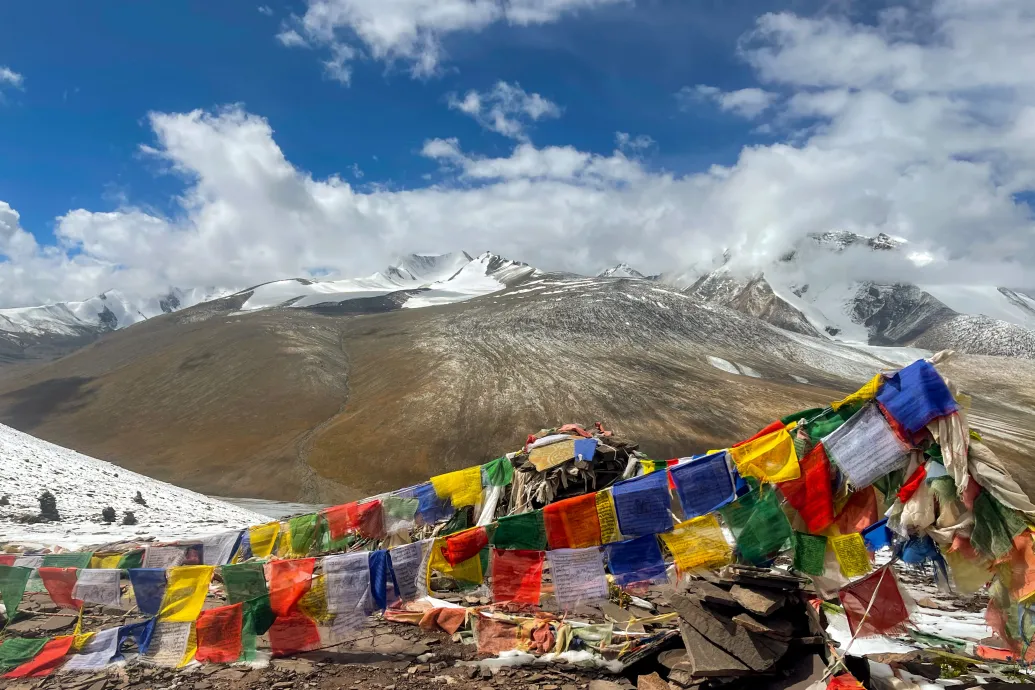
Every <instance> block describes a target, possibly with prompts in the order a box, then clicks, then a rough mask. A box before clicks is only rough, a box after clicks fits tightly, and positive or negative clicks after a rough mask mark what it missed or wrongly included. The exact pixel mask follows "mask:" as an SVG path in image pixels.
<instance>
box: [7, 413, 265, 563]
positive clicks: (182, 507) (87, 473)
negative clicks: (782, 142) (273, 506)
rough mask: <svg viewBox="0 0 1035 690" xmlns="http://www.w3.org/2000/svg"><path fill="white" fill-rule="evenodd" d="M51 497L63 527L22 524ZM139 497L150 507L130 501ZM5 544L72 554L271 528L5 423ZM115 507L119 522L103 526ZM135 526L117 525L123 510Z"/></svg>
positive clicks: (256, 517)
mask: <svg viewBox="0 0 1035 690" xmlns="http://www.w3.org/2000/svg"><path fill="white" fill-rule="evenodd" d="M44 490H49V491H50V492H51V493H53V494H54V496H55V498H56V499H57V508H58V512H59V513H60V515H61V521H60V522H41V523H37V524H23V523H21V522H18V517H19V516H22V515H35V514H37V513H39V500H38V499H39V496H40V494H42V493H43V491H44ZM137 491H139V492H140V493H141V495H142V496H143V497H144V500H145V501H146V502H147V506H142V505H139V504H137V503H135V502H134V501H133V497H134V496H136V493H137ZM3 495H6V496H7V497H8V500H9V501H10V505H7V506H0V545H3V544H4V543H29V544H37V545H41V546H48V547H49V546H61V547H64V548H68V549H75V548H79V547H83V546H88V545H96V544H103V543H107V542H112V541H118V540H120V539H139V538H145V537H155V538H156V539H159V540H166V539H181V538H185V537H200V536H206V535H210V534H214V533H217V532H220V531H225V530H226V529H237V528H242V527H247V526H249V525H257V524H262V523H265V522H268V521H269V518H268V517H266V516H265V515H261V514H259V513H256V512H252V511H250V510H245V509H242V508H238V507H236V506H233V505H230V504H229V503H224V502H223V501H219V500H216V499H213V498H209V497H208V496H204V495H202V494H198V493H194V492H193V491H188V490H187V489H181V488H179V487H176V486H173V485H172V484H166V483H165V482H160V481H158V480H156V479H151V478H149V477H145V476H143V475H140V474H137V473H136V472H130V471H129V470H125V469H123V468H121V467H118V466H116V465H113V464H111V463H109V462H104V461H102V460H97V459H95V458H91V457H88V456H86V455H82V454H81V453H77V452H75V451H73V450H69V449H67V448H62V447H61V446H56V445H54V444H52V443H47V442H46V441H42V440H40V439H38V438H35V437H33V436H30V435H28V434H24V433H22V432H20V431H16V430H14V429H12V428H10V427H8V426H4V425H2V424H0V496H3ZM108 506H111V507H112V508H114V509H115V512H116V514H117V516H118V519H117V520H116V522H115V523H113V524H110V525H109V524H105V523H104V522H103V521H102V520H101V511H102V510H103V509H104V508H106V507H108ZM127 510H128V511H132V512H133V515H134V516H135V517H136V519H137V522H138V524H136V525H133V526H122V525H121V524H119V523H120V522H121V520H122V516H123V514H124V513H125V512H126V511H127Z"/></svg>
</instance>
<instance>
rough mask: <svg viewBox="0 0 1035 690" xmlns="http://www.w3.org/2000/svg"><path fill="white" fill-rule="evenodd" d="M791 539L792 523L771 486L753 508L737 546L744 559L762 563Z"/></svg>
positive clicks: (741, 531) (738, 538) (739, 536)
mask: <svg viewBox="0 0 1035 690" xmlns="http://www.w3.org/2000/svg"><path fill="white" fill-rule="evenodd" d="M790 538H791V523H790V522H788V521H787V516H786V515H785V514H784V512H783V508H781V507H780V499H779V497H778V496H777V493H776V490H775V489H769V490H768V491H766V492H765V493H764V494H762V495H761V497H760V498H759V500H758V503H756V504H755V506H754V507H753V508H751V509H750V514H749V515H748V519H747V521H746V522H745V523H744V527H743V528H742V529H741V530H740V534H739V535H738V536H737V549H738V550H739V551H740V556H741V558H743V559H744V560H746V561H748V562H749V563H754V564H756V565H757V564H762V563H765V562H766V561H767V560H769V559H770V558H772V557H773V556H774V555H775V554H776V553H777V552H778V551H780V550H782V549H783V548H784V546H785V545H786V544H787V541H788V540H789V539H790Z"/></svg>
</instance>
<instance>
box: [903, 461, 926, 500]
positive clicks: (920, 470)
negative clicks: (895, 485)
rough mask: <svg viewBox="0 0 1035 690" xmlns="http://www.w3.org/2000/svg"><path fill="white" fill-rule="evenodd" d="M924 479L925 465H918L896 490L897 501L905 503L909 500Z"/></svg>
mask: <svg viewBox="0 0 1035 690" xmlns="http://www.w3.org/2000/svg"><path fill="white" fill-rule="evenodd" d="M925 479H927V465H920V466H919V467H917V468H916V470H915V471H914V472H913V474H912V475H910V477H909V479H908V480H906V483H905V484H903V485H902V488H901V489H899V490H898V500H900V501H902V502H903V503H905V502H906V501H908V500H909V499H911V498H912V497H913V494H915V493H916V490H917V489H919V488H920V484H922V483H923V481H924V480H925Z"/></svg>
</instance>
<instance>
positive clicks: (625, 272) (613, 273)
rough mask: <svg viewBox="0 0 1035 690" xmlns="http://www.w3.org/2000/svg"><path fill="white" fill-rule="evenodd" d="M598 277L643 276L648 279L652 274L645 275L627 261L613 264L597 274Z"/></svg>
mask: <svg viewBox="0 0 1035 690" xmlns="http://www.w3.org/2000/svg"><path fill="white" fill-rule="evenodd" d="M597 277H598V278H643V279H648V280H650V279H651V278H653V276H645V275H643V274H642V273H640V272H639V271H637V270H636V269H635V268H633V267H632V266H630V265H629V264H627V263H624V262H623V263H619V264H615V265H614V266H612V267H611V268H608V269H605V270H603V271H601V272H600V273H598V274H597Z"/></svg>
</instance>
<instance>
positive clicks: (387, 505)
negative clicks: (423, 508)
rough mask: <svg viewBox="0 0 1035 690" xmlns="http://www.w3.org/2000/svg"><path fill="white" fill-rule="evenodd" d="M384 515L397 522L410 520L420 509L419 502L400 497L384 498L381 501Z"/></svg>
mask: <svg viewBox="0 0 1035 690" xmlns="http://www.w3.org/2000/svg"><path fill="white" fill-rule="evenodd" d="M381 507H382V508H383V509H384V511H385V513H386V514H388V515H389V516H391V517H393V518H396V519H398V520H412V519H414V516H415V515H416V514H417V508H419V507H420V500H419V499H416V498H403V497H402V496H385V498H384V499H382V501H381Z"/></svg>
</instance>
